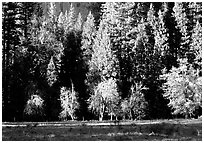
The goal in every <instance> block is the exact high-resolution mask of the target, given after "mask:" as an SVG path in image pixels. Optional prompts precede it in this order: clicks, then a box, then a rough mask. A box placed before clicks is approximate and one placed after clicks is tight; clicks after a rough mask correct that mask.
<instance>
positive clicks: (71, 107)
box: [59, 85, 79, 120]
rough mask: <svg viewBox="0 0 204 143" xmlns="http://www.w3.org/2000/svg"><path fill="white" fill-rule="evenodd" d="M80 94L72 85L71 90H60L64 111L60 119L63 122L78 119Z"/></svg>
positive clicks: (63, 88) (64, 88)
mask: <svg viewBox="0 0 204 143" xmlns="http://www.w3.org/2000/svg"><path fill="white" fill-rule="evenodd" d="M77 96H78V93H77V92H76V91H75V90H74V86H73V85H72V88H71V89H67V88H66V87H62V88H61V89H60V101H61V107H62V111H61V113H60V115H59V118H60V119H62V120H67V119H68V117H71V119H72V120H74V119H76V115H75V112H76V110H77V109H78V108H79V103H78V101H77V98H78V97H77Z"/></svg>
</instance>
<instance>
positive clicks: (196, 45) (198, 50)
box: [190, 21, 202, 74]
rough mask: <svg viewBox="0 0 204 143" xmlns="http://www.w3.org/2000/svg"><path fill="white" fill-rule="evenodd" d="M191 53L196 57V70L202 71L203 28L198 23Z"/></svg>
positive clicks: (194, 31) (194, 32) (193, 35)
mask: <svg viewBox="0 0 204 143" xmlns="http://www.w3.org/2000/svg"><path fill="white" fill-rule="evenodd" d="M190 46H191V53H192V55H194V56H195V59H194V64H195V68H198V69H199V70H200V74H201V71H202V27H201V25H200V23H199V21H197V23H196V25H195V27H194V29H193V34H192V43H191V45H190Z"/></svg>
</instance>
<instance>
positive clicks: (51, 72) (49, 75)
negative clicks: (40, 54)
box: [47, 57, 57, 86]
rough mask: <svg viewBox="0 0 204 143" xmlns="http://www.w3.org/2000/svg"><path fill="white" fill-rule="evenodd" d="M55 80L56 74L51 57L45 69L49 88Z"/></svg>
mask: <svg viewBox="0 0 204 143" xmlns="http://www.w3.org/2000/svg"><path fill="white" fill-rule="evenodd" d="M56 80H57V72H56V68H55V64H54V61H53V57H51V59H50V62H49V64H48V67H47V81H48V84H49V86H52V85H53V84H54V83H55V82H56Z"/></svg>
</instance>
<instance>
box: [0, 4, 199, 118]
mask: <svg viewBox="0 0 204 143" xmlns="http://www.w3.org/2000/svg"><path fill="white" fill-rule="evenodd" d="M46 4H47V6H48V7H47V10H46V11H45V8H43V5H45V3H31V2H30V3H28V2H3V3H2V117H3V121H59V120H100V121H101V120H115V119H120V120H121V119H127V120H141V119H161V118H162V119H164V118H167V119H169V118H197V117H199V116H201V115H202V3H195V2H168V3H167V2H157V3H156V2H106V3H92V4H91V6H93V7H92V8H90V11H89V12H88V14H87V15H84V13H80V11H79V12H77V13H76V11H75V9H76V7H75V6H73V5H74V3H71V4H70V7H69V8H68V9H67V10H65V9H63V8H62V9H63V10H62V9H57V8H56V7H57V6H56V3H54V2H51V3H46ZM60 10H61V11H60ZM45 13H46V14H45ZM93 13H94V14H93ZM84 16H85V18H84Z"/></svg>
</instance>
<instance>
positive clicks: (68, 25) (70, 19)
mask: <svg viewBox="0 0 204 143" xmlns="http://www.w3.org/2000/svg"><path fill="white" fill-rule="evenodd" d="M74 23H75V9H74V7H73V5H72V4H71V5H70V8H69V13H67V11H66V12H65V22H64V29H65V33H68V32H69V31H71V30H73V28H74Z"/></svg>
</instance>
